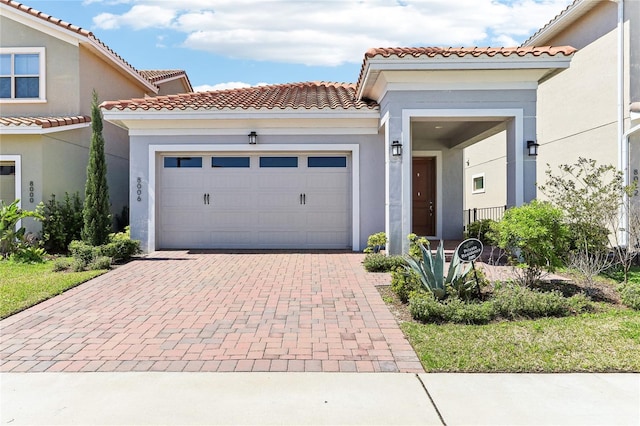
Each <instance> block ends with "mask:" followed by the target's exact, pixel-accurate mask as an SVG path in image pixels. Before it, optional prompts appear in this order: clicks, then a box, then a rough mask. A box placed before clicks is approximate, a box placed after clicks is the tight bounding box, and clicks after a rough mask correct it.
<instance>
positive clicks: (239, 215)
mask: <svg viewBox="0 0 640 426" xmlns="http://www.w3.org/2000/svg"><path fill="white" fill-rule="evenodd" d="M208 216H209V229H212V230H216V231H222V230H225V229H230V228H235V229H237V230H244V229H250V228H252V227H253V226H255V223H256V221H257V220H258V213H253V212H247V211H242V210H237V211H225V212H211V213H209V214H208Z"/></svg>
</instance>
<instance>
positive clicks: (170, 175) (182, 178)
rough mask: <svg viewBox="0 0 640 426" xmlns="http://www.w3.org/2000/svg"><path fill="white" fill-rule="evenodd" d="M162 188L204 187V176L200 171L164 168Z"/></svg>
mask: <svg viewBox="0 0 640 426" xmlns="http://www.w3.org/2000/svg"><path fill="white" fill-rule="evenodd" d="M162 187H163V188H183V189H196V188H203V187H204V176H203V174H202V172H201V171H197V172H194V171H193V170H184V169H165V176H164V179H162Z"/></svg>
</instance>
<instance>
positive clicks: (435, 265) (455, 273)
mask: <svg viewBox="0 0 640 426" xmlns="http://www.w3.org/2000/svg"><path fill="white" fill-rule="evenodd" d="M417 244H418V247H420V252H421V254H422V259H416V258H414V257H412V256H406V257H405V260H406V261H407V264H408V266H406V268H407V270H412V271H414V272H416V273H417V274H418V276H419V277H420V281H421V282H422V286H423V287H424V288H425V290H427V291H428V292H430V293H431V294H433V296H434V297H435V298H436V299H439V300H442V299H445V298H446V297H447V295H448V294H449V293H452V292H455V293H457V294H458V295H460V293H461V292H463V293H468V291H467V290H470V288H469V287H470V283H469V282H468V281H467V279H466V277H467V274H468V273H469V271H470V269H471V268H470V267H469V265H464V264H463V263H462V262H461V261H460V258H459V257H458V253H455V254H454V255H453V259H452V260H451V263H450V264H449V269H448V271H447V275H446V277H445V275H444V266H445V257H444V244H443V243H442V241H440V245H439V246H438V248H437V249H436V252H435V254H431V248H430V245H429V242H428V241H427V242H426V247H425V244H423V243H422V242H418V243H417Z"/></svg>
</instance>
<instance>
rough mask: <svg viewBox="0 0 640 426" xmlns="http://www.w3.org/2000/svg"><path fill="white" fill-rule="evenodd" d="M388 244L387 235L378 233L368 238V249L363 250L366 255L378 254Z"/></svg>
mask: <svg viewBox="0 0 640 426" xmlns="http://www.w3.org/2000/svg"><path fill="white" fill-rule="evenodd" d="M386 244H387V234H385V233H384V232H378V233H376V234H371V235H369V238H367V247H366V248H365V249H364V250H363V251H364V252H365V253H378V252H379V251H380V250H382V249H383V248H384V247H385V246H386Z"/></svg>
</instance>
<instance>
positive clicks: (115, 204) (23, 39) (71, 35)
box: [0, 0, 193, 231]
mask: <svg viewBox="0 0 640 426" xmlns="http://www.w3.org/2000/svg"><path fill="white" fill-rule="evenodd" d="M94 89H95V90H96V91H97V93H98V96H99V98H100V99H101V100H103V99H120V98H122V99H127V98H131V97H140V96H155V95H158V94H169V93H178V92H180V93H183V92H189V91H192V90H193V89H192V87H191V84H190V82H189V80H188V78H187V76H186V74H185V73H184V71H178V70H167V71H138V70H136V69H135V68H133V67H132V66H131V65H130V64H128V63H127V62H126V61H124V60H123V59H122V58H121V57H120V56H118V55H117V54H116V53H115V52H114V51H112V50H111V49H110V48H109V47H108V46H106V45H105V44H104V43H102V42H101V41H100V40H98V39H97V38H96V37H95V36H94V35H93V34H92V33H91V32H89V31H86V30H84V29H82V28H79V27H76V26H74V25H72V24H69V23H66V22H63V21H61V20H59V19H56V18H53V17H51V16H49V15H46V14H44V13H41V12H39V11H37V10H34V9H31V8H29V7H28V6H25V5H23V4H20V3H17V2H14V1H9V0H0V199H1V200H2V201H4V202H5V203H10V202H12V201H14V199H16V198H19V199H20V200H21V205H22V207H23V208H25V209H28V210H33V209H34V208H35V207H36V205H37V204H38V203H39V202H41V201H45V202H46V201H47V200H48V199H49V198H50V197H51V195H52V194H55V195H56V196H57V197H58V199H60V197H62V196H64V193H65V192H69V193H74V192H76V191H77V192H79V193H80V195H81V197H84V185H85V180H86V168H87V160H88V156H89V144H90V140H91V128H90V126H91V123H90V121H91V118H90V115H91V97H92V91H93V90H94ZM103 135H104V138H105V154H106V159H107V168H108V174H107V179H108V184H109V189H110V197H111V205H112V213H113V214H118V213H121V212H122V209H123V207H124V206H127V205H128V203H129V200H128V197H129V192H128V187H129V138H128V135H127V132H125V131H123V130H122V129H120V128H118V127H116V126H114V125H112V124H110V123H105V125H104V131H103ZM30 230H33V231H37V228H36V227H34V226H33V225H32V226H31V229H30Z"/></svg>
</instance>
